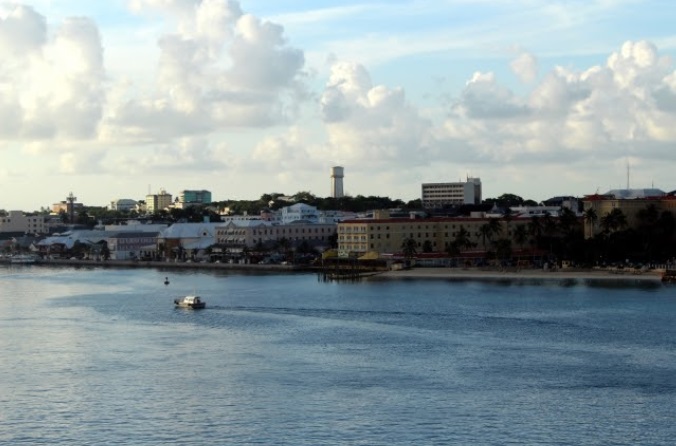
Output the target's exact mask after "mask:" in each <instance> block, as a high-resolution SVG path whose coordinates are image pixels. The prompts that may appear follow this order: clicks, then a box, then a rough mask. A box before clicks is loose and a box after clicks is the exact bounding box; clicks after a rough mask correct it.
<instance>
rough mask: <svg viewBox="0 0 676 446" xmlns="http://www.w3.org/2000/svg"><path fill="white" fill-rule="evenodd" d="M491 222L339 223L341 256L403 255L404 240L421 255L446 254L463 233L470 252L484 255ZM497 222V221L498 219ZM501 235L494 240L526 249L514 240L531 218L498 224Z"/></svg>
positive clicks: (459, 219) (400, 220)
mask: <svg viewBox="0 0 676 446" xmlns="http://www.w3.org/2000/svg"><path fill="white" fill-rule="evenodd" d="M490 220H491V219H489V218H483V217H482V218H471V217H456V218H378V219H356V220H346V221H343V222H340V223H338V254H339V256H342V257H347V256H354V255H363V254H366V253H367V252H377V253H378V254H380V255H382V254H396V253H401V252H402V246H403V244H404V241H405V240H408V239H412V240H413V241H414V242H415V247H416V251H417V252H418V253H422V252H423V251H424V248H425V247H428V248H429V249H430V252H435V253H445V252H446V251H447V249H448V246H450V244H451V243H453V242H454V241H455V240H456V237H457V236H458V234H459V233H460V232H461V231H463V230H464V231H466V235H467V239H468V242H469V243H470V244H472V245H473V248H471V249H467V250H468V251H469V250H473V251H477V252H485V251H487V250H488V249H489V242H490V241H489V240H486V239H485V237H484V236H483V235H482V229H481V227H482V226H483V225H485V224H487V223H488V222H489V221H490ZM496 220H497V219H496ZM498 221H499V222H500V226H501V231H500V233H499V234H494V238H495V239H498V238H506V239H508V240H510V241H512V244H513V246H514V249H518V248H519V247H520V248H521V249H523V247H524V246H529V244H528V243H527V242H525V243H524V246H519V244H518V243H517V242H516V241H515V240H513V238H514V234H515V230H516V228H517V227H518V226H520V225H524V226H526V225H528V224H529V223H530V222H531V219H530V218H515V219H511V220H509V221H505V220H498Z"/></svg>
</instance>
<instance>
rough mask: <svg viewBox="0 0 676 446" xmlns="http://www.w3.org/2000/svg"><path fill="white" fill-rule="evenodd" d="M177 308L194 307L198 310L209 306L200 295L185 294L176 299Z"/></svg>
mask: <svg viewBox="0 0 676 446" xmlns="http://www.w3.org/2000/svg"><path fill="white" fill-rule="evenodd" d="M174 304H175V305H176V308H192V309H193V310H198V309H200V308H204V307H206V306H207V303H206V302H204V301H202V299H200V297H199V296H185V297H181V298H179V299H174Z"/></svg>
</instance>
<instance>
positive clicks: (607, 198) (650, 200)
mask: <svg viewBox="0 0 676 446" xmlns="http://www.w3.org/2000/svg"><path fill="white" fill-rule="evenodd" d="M610 192H612V191H610ZM610 192H609V193H607V194H603V195H600V194H594V195H587V196H586V197H584V198H583V199H582V203H583V208H584V213H585V214H586V213H589V210H590V209H592V210H593V212H594V213H595V214H596V219H595V220H594V221H585V224H584V236H585V238H591V237H594V236H596V235H598V234H599V233H601V231H602V227H601V224H600V223H601V219H602V218H603V217H604V216H606V215H608V214H610V213H611V212H612V211H613V210H614V209H618V210H620V211H621V212H622V214H624V216H625V217H626V223H627V226H626V228H625V229H628V228H632V229H636V228H638V226H639V224H640V223H641V220H640V218H639V215H640V212H641V211H643V210H645V209H648V207H649V206H654V207H655V210H656V211H657V212H658V214H661V213H662V212H665V211H667V212H670V213H671V214H672V215H673V216H674V218H675V219H676V195H673V194H667V195H656V196H655V195H653V196H647V197H643V198H631V199H625V198H618V196H616V195H614V194H611V193H610ZM619 196H620V197H621V196H627V195H619ZM630 196H631V195H630Z"/></svg>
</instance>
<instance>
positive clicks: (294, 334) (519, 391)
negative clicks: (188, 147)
mask: <svg viewBox="0 0 676 446" xmlns="http://www.w3.org/2000/svg"><path fill="white" fill-rule="evenodd" d="M167 276H168V277H169V279H170V284H169V285H165V284H164V280H165V277H167ZM626 285H627V284H622V285H619V284H618V283H615V282H607V283H602V282H598V281H593V282H585V281H577V280H576V281H570V280H564V281H560V282H552V281H547V282H536V281H532V280H518V281H504V280H499V281H493V282H476V281H460V280H453V281H448V280H402V281H399V280H369V281H363V282H353V283H335V282H322V281H318V280H317V278H316V277H315V276H313V275H239V274H228V273H222V272H219V273H216V272H208V273H204V272H199V271H186V272H175V271H172V272H167V271H156V270H142V269H139V270H137V269H133V270H99V269H70V268H61V269H46V268H39V267H23V268H21V269H18V268H4V269H3V268H0V289H1V290H2V291H3V299H2V300H1V301H0V374H1V375H2V376H3V379H2V380H0V422H1V423H2V426H3V428H2V429H0V442H1V443H3V444H22V443H23V444H68V445H72V444H115V443H119V444H158V445H159V444H195V445H197V444H200V445H201V444H231V443H235V444H238V443H239V444H252V443H259V444H294V445H297V444H300V445H302V444H307V445H315V444H506V443H510V442H511V443H520V444H551V443H552V442H553V441H559V442H561V443H562V444H650V445H660V444H664V445H666V444H671V441H672V438H673V437H674V434H676V432H674V431H675V429H674V427H673V422H672V420H673V419H674V415H676V413H675V412H676V409H675V408H676V404H674V403H675V402H676V373H675V372H676V353H675V352H676V348H675V347H676V328H675V325H674V323H673V316H672V315H673V314H675V312H674V310H676V298H675V297H674V296H675V294H674V293H673V288H669V287H663V286H661V285H660V284H646V283H645V282H644V283H638V282H637V283H632V284H631V286H626ZM193 292H196V293H198V294H199V295H200V296H202V297H203V298H204V300H206V301H207V308H206V309H205V310H201V311H191V310H184V309H175V308H174V305H173V299H174V298H176V297H179V296H182V295H185V294H190V293H193ZM553 439H557V440H553Z"/></svg>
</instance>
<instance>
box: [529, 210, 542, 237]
mask: <svg viewBox="0 0 676 446" xmlns="http://www.w3.org/2000/svg"><path fill="white" fill-rule="evenodd" d="M542 230H543V229H542V222H541V221H540V217H538V216H533V217H531V219H530V223H528V233H529V234H530V235H531V236H532V237H533V240H534V241H535V243H536V244H539V243H540V238H541V237H542Z"/></svg>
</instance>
